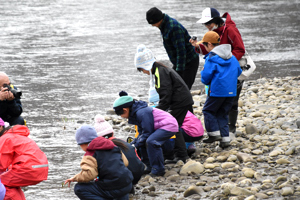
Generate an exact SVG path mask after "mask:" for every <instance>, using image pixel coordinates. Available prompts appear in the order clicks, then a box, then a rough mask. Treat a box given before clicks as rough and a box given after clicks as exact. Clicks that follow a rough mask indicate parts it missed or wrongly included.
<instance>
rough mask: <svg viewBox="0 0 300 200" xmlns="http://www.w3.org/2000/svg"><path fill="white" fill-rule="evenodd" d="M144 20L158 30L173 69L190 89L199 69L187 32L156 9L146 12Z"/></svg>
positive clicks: (197, 59)
mask: <svg viewBox="0 0 300 200" xmlns="http://www.w3.org/2000/svg"><path fill="white" fill-rule="evenodd" d="M146 19H147V21H148V23H149V24H151V25H152V26H155V27H157V28H159V29H160V32H161V36H162V38H163V44H164V47H165V49H166V51H167V54H168V56H169V59H170V61H171V62H172V64H173V69H174V70H175V71H176V72H177V73H178V74H179V75H180V76H181V77H182V79H183V80H184V82H185V83H186V84H187V86H188V88H189V89H191V88H192V85H193V84H194V81H195V77H196V74H197V70H198V67H199V56H198V54H197V53H196V52H195V50H194V47H193V46H192V45H191V43H189V40H190V38H191V36H190V35H189V33H188V31H187V30H186V29H185V28H184V27H183V26H182V25H181V24H180V23H179V22H178V21H177V20H176V19H173V18H171V17H169V16H168V15H167V14H164V13H162V11H161V10H159V9H158V8H156V7H153V8H151V9H150V10H148V11H147V13H146Z"/></svg>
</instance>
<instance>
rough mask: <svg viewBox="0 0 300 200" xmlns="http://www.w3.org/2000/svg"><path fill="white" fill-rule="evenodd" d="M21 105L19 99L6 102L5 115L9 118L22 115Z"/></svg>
mask: <svg viewBox="0 0 300 200" xmlns="http://www.w3.org/2000/svg"><path fill="white" fill-rule="evenodd" d="M22 112H23V109H22V104H21V100H20V99H14V100H12V101H7V114H8V115H9V116H11V117H18V116H20V115H21V114H22Z"/></svg>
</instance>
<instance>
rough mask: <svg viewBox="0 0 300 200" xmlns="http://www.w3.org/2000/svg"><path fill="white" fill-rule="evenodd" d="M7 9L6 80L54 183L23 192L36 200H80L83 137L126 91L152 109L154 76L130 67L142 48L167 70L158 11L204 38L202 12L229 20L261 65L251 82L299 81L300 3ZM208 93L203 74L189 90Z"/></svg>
mask: <svg viewBox="0 0 300 200" xmlns="http://www.w3.org/2000/svg"><path fill="white" fill-rule="evenodd" d="M0 6H1V11H0V28H1V29H0V30H1V31H0V41H1V42H0V52H1V53H0V63H1V69H0V71H5V72H6V73H7V74H8V75H9V76H10V77H11V78H12V81H13V83H15V85H16V86H17V87H18V88H19V89H21V90H22V91H23V96H22V97H23V99H22V103H23V108H24V112H23V114H22V116H24V117H25V118H26V120H27V123H28V127H29V128H30V130H31V135H30V138H32V139H34V140H35V141H36V143H37V144H38V145H39V146H40V147H41V149H42V150H43V151H44V152H45V153H46V155H47V157H48V160H49V164H50V168H49V177H48V180H47V181H44V182H42V183H40V184H38V185H36V186H30V187H26V188H24V190H25V195H26V198H27V199H29V200H31V199H35V200H40V199H41V200H44V199H49V200H56V199H76V196H75V195H74V192H73V190H72V187H71V189H69V188H66V187H63V188H62V185H61V184H62V182H63V181H64V180H65V179H67V178H70V177H72V176H73V175H74V174H75V173H77V172H79V170H80V168H79V163H80V160H81V156H82V154H83V152H82V151H81V149H80V148H79V147H78V146H77V145H76V142H75V138H74V133H75V130H76V128H78V127H79V126H80V125H81V124H82V123H92V118H93V117H94V116H95V115H96V114H98V113H100V114H105V113H106V111H107V110H109V109H111V107H112V104H113V101H114V99H115V98H117V96H118V92H119V91H121V90H126V91H127V92H128V93H129V94H130V95H132V96H134V97H139V98H142V99H144V100H146V94H147V88H148V79H149V77H147V76H146V75H145V76H144V75H142V74H140V73H138V72H137V71H136V70H135V68H134V63H133V59H134V54H135V50H136V47H137V45H138V44H145V45H146V46H148V47H149V48H150V49H151V50H152V51H153V52H154V54H155V56H156V58H157V60H159V61H162V62H164V63H166V64H170V62H169V61H168V57H167V54H166V53H165V50H164V48H163V46H162V40H161V37H160V32H159V30H158V29H157V28H154V27H151V26H150V25H149V24H148V23H147V21H146V20H145V13H146V11H147V10H148V9H150V8H151V7H153V6H157V7H158V8H160V9H161V10H162V11H163V12H165V13H167V14H169V15H170V16H171V17H174V18H176V19H177V20H178V21H180V22H181V23H182V24H183V25H184V26H185V27H186V28H187V30H188V31H189V33H190V34H191V35H196V36H198V38H201V37H202V36H203V35H204V33H205V32H206V31H207V30H206V28H205V27H204V26H203V25H202V24H196V23H195V22H196V21H197V20H198V19H199V18H200V17H201V12H202V10H203V9H204V8H205V7H214V8H216V9H218V10H219V11H220V13H221V14H223V13H224V12H229V14H230V15H231V17H232V19H233V20H234V21H235V22H236V24H237V27H238V29H239V30H240V32H241V34H242V38H243V40H244V43H245V46H246V49H247V51H248V52H249V54H250V55H251V57H252V58H253V60H254V62H255V63H256V65H257V69H256V71H255V72H254V74H253V75H252V77H251V79H256V78H260V77H268V78H269V77H285V76H299V75H300V68H299V61H300V39H299V37H298V34H299V30H300V15H299V14H300V13H299V10H300V1H299V0H289V1H286V0H276V1H275V0H262V1H258V0H243V1H239V0H223V1H222V2H220V1H216V0H211V1H204V0H197V1H195V0H154V1H145V0H113V1H104V0H76V1H74V0H42V1H37V0H18V1H17V0H9V1H6V0H0ZM201 65H203V59H201ZM202 87H203V85H201V83H200V78H199V74H198V75H197V79H196V83H195V84H194V86H193V88H192V89H201V88H202ZM117 136H120V137H124V134H122V133H121V132H119V133H117ZM72 186H74V184H73V185H72Z"/></svg>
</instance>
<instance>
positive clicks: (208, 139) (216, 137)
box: [203, 135, 222, 143]
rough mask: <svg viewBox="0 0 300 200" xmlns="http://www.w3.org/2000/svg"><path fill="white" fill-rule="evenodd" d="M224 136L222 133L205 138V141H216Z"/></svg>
mask: <svg viewBox="0 0 300 200" xmlns="http://www.w3.org/2000/svg"><path fill="white" fill-rule="evenodd" d="M221 140H222V137H221V136H220V135H218V136H209V137H208V138H207V139H204V140H203V142H204V143H213V142H215V141H221Z"/></svg>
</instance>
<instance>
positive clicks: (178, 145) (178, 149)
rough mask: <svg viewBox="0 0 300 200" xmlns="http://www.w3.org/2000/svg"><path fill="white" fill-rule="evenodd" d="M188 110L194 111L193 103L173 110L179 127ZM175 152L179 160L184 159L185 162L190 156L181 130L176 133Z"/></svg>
mask: <svg viewBox="0 0 300 200" xmlns="http://www.w3.org/2000/svg"><path fill="white" fill-rule="evenodd" d="M188 110H189V111H190V112H191V113H194V111H193V106H192V105H189V106H186V107H183V108H180V109H173V110H171V112H170V114H171V115H172V116H173V117H174V118H175V119H176V120H177V122H178V126H179V127H181V126H182V123H183V121H184V118H185V116H186V113H187V111H188ZM174 154H175V157H177V158H178V159H179V160H182V161H183V162H185V160H186V158H187V157H188V154H187V152H186V147H185V140H184V137H183V134H182V132H181V131H180V130H179V131H178V132H177V133H176V138H175V147H174Z"/></svg>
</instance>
